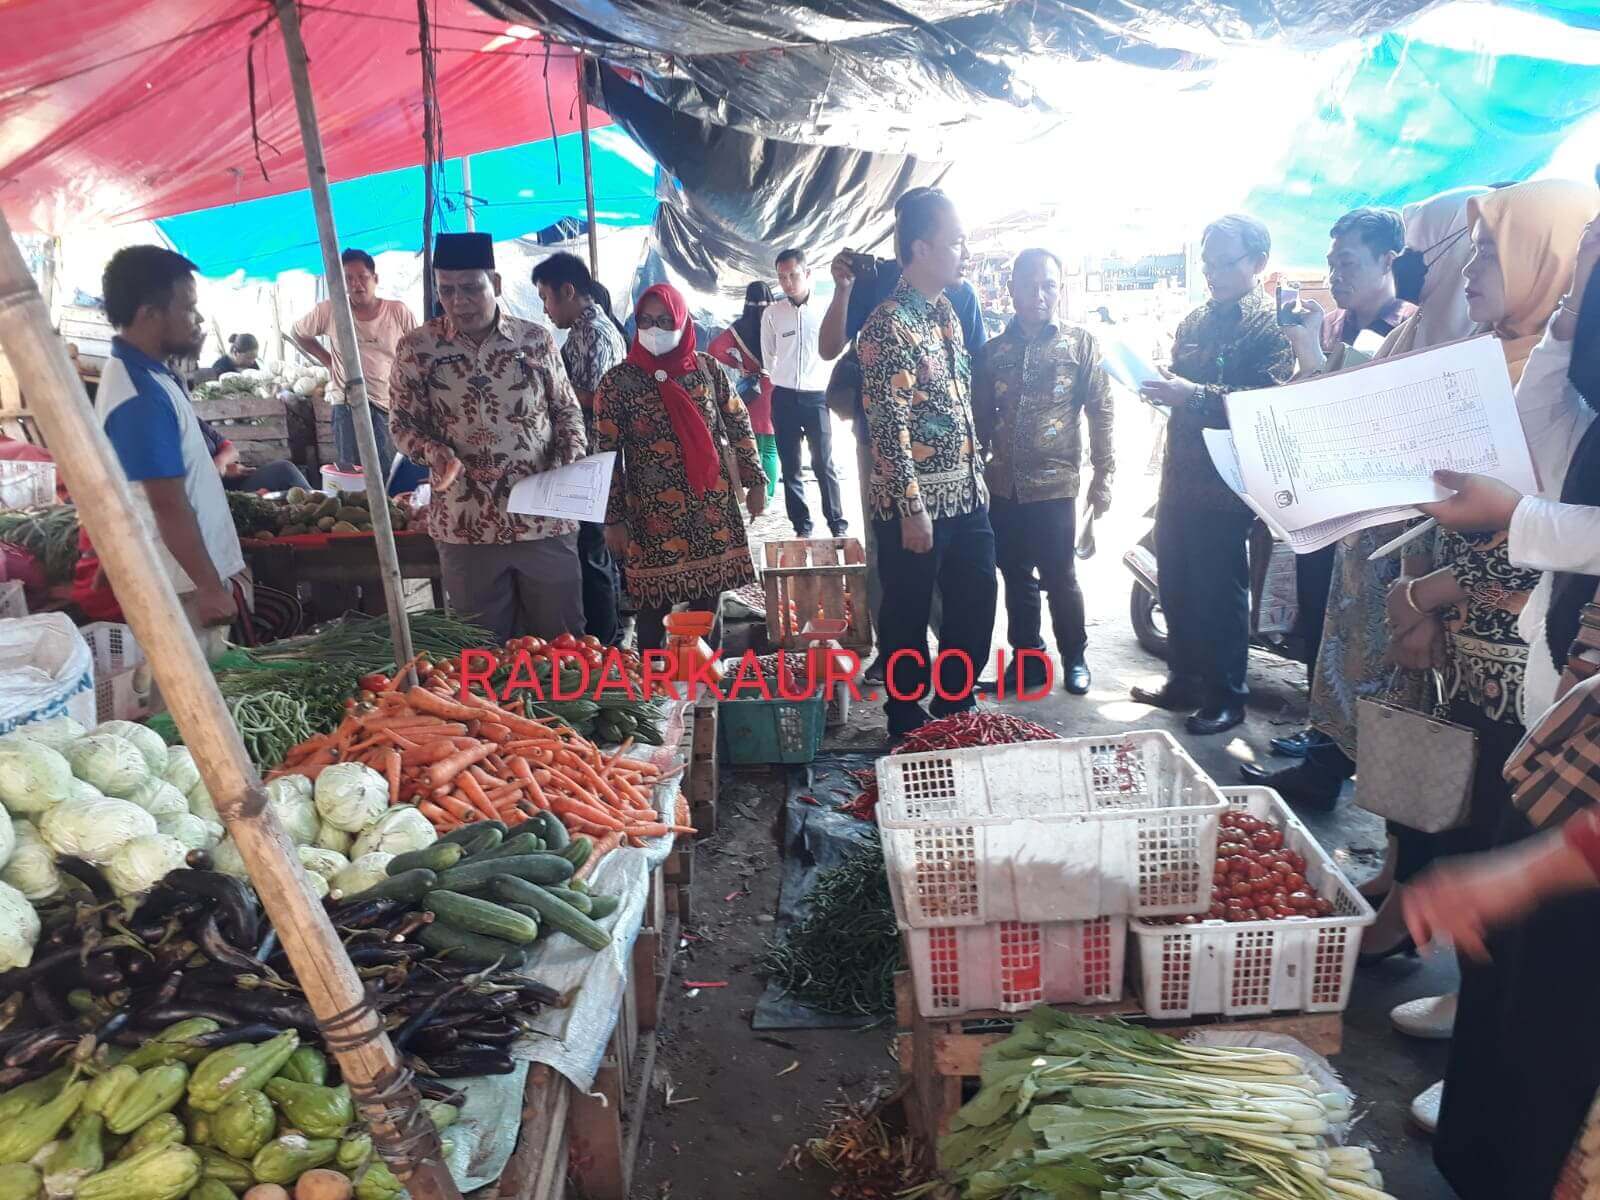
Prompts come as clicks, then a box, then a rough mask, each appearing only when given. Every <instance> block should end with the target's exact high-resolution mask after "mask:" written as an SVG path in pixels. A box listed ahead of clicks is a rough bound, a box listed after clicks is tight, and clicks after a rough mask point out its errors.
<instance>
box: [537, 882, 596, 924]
mask: <svg viewBox="0 0 1600 1200" xmlns="http://www.w3.org/2000/svg"><path fill="white" fill-rule="evenodd" d="M544 890H545V891H547V892H549V893H550V894H551V895H552V896H554V897H555V898H556V899H557V900H565V901H566V902H567V903H568V904H570V905H572V907H573V908H575V909H577V910H578V911H579V912H581V913H582V914H583V915H584V916H586V917H587V916H588V915H589V911H590V910H591V909H592V908H593V907H594V901H593V900H592V899H590V897H588V896H585V895H584V894H583V893H582V892H575V891H573V890H572V889H570V888H564V887H546V888H545V889H544Z"/></svg>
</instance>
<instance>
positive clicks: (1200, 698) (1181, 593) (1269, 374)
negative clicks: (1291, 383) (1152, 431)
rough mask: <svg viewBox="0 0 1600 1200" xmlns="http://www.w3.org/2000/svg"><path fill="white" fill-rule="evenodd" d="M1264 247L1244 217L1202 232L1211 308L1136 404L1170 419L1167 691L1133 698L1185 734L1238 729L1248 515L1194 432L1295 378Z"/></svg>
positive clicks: (1161, 529) (1186, 329) (1162, 515)
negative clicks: (1270, 293)
mask: <svg viewBox="0 0 1600 1200" xmlns="http://www.w3.org/2000/svg"><path fill="white" fill-rule="evenodd" d="M1271 249H1272V236H1271V234H1269V233H1268V232H1267V227H1266V226H1265V225H1263V224H1262V223H1261V222H1260V221H1257V220H1256V219H1255V218H1253V217H1247V216H1242V215H1238V214H1234V215H1230V216H1226V217H1222V218H1220V219H1219V220H1216V221H1213V222H1212V223H1211V224H1210V225H1208V226H1206V230H1205V234H1204V236H1203V238H1202V241H1201V251H1200V265H1201V267H1202V268H1203V269H1204V271H1205V277H1206V287H1207V289H1208V290H1209V291H1210V293H1211V299H1210V300H1208V301H1207V302H1206V303H1205V304H1203V305H1201V306H1200V307H1199V308H1197V309H1195V311H1194V312H1192V313H1190V314H1189V315H1188V316H1187V317H1185V318H1184V319H1183V321H1182V323H1181V324H1180V325H1179V326H1178V334H1177V337H1176V338H1175V339H1174V345H1173V350H1172V369H1171V370H1170V371H1163V372H1162V373H1163V375H1165V376H1166V378H1164V379H1158V380H1152V381H1150V382H1147V383H1145V384H1144V385H1143V386H1142V387H1141V388H1140V389H1139V394H1140V395H1141V397H1143V399H1145V400H1146V401H1148V402H1149V403H1151V404H1154V405H1157V406H1159V407H1162V408H1165V409H1168V410H1170V413H1171V417H1170V419H1169V420H1168V422H1167V452H1166V458H1165V461H1164V462H1163V464H1162V470H1161V493H1160V499H1159V501H1158V503H1157V505H1156V563H1157V566H1158V568H1159V578H1160V585H1161V610H1162V613H1163V615H1164V616H1165V617H1166V621H1167V680H1166V683H1165V684H1164V685H1162V687H1161V688H1160V689H1158V690H1155V691H1149V690H1146V689H1145V688H1137V687H1136V688H1134V689H1133V698H1134V699H1135V700H1138V701H1139V702H1140V703H1143V704H1153V705H1155V706H1156V707H1158V708H1165V709H1171V710H1174V711H1179V710H1182V709H1193V710H1194V711H1193V713H1192V714H1191V715H1190V717H1189V719H1188V721H1187V722H1186V723H1185V725H1186V728H1187V729H1188V730H1189V732H1190V733H1193V734H1199V735H1206V734H1216V733H1222V732H1224V731H1226V730H1229V729H1232V728H1233V727H1234V726H1235V725H1238V724H1239V723H1240V722H1241V721H1243V720H1244V699H1245V695H1246V688H1245V667H1246V663H1247V661H1248V656H1249V646H1250V562H1249V557H1248V552H1247V549H1246V545H1247V539H1248V537H1249V533H1250V523H1251V521H1252V519H1253V517H1252V515H1251V512H1250V510H1249V509H1248V508H1246V507H1245V505H1244V503H1243V502H1242V501H1241V500H1240V499H1239V497H1238V496H1236V495H1234V493H1233V490H1232V489H1231V488H1229V487H1228V485H1227V484H1226V483H1224V482H1223V480H1222V477H1221V476H1220V475H1218V474H1217V469H1216V468H1215V467H1214V466H1212V465H1211V456H1210V454H1209V453H1208V452H1207V451H1206V445H1205V438H1204V436H1203V432H1202V431H1203V430H1206V429H1226V428H1227V427H1228V416H1227V411H1226V409H1225V408H1224V407H1223V401H1224V398H1225V397H1226V396H1227V395H1228V393H1229V392H1233V391H1242V390H1247V389H1250V388H1262V387H1272V386H1274V385H1276V384H1280V383H1286V382H1287V381H1288V380H1289V378H1290V377H1291V376H1292V375H1293V374H1294V366H1295V362H1294V351H1293V349H1292V348H1291V347H1290V345H1289V341H1288V339H1287V338H1286V337H1285V336H1284V334H1283V330H1282V329H1281V328H1280V327H1279V325H1278V323H1277V314H1276V313H1275V312H1274V311H1273V305H1272V301H1271V300H1270V299H1268V297H1267V295H1266V293H1265V292H1263V291H1262V290H1261V284H1260V280H1261V274H1262V272H1263V271H1265V270H1266V269H1267V255H1268V253H1269V252H1270V250H1271Z"/></svg>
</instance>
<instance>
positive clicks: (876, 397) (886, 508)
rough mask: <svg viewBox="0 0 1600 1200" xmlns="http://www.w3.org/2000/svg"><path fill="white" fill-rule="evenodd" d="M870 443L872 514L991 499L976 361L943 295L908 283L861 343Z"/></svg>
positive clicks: (948, 513) (883, 516) (944, 509)
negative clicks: (981, 452) (982, 451)
mask: <svg viewBox="0 0 1600 1200" xmlns="http://www.w3.org/2000/svg"><path fill="white" fill-rule="evenodd" d="M856 352H857V354H858V355H859V356H860V359H861V402H862V405H863V406H864V407H865V409H866V413H867V424H868V427H869V428H870V430H871V444H872V485H871V493H872V508H873V513H872V515H873V516H875V517H876V518H878V519H879V520H893V519H894V518H896V517H907V516H914V515H915V514H917V513H921V512H926V513H927V514H928V515H929V517H931V518H938V517H954V516H958V515H960V514H962V513H968V512H971V511H972V510H973V509H975V508H981V507H983V506H985V505H987V504H988V502H989V493H988V491H987V489H985V487H984V484H983V470H982V467H981V465H980V463H979V461H978V435H977V430H976V428H975V426H974V423H973V417H972V365H971V360H970V359H969V358H968V357H967V350H966V346H965V343H964V342H963V341H962V337H961V323H960V321H959V319H958V318H957V317H956V313H955V309H954V308H952V307H951V304H950V301H949V299H948V298H947V297H946V296H944V295H943V294H942V293H941V294H940V296H939V297H938V298H937V299H936V300H933V301H929V299H928V298H927V297H926V296H924V295H923V294H922V293H921V292H919V291H918V290H917V289H916V288H914V287H912V286H911V285H910V284H909V283H907V282H906V281H905V280H903V279H902V280H901V282H900V284H899V286H898V287H896V288H895V290H894V292H893V293H892V294H891V295H890V297H889V298H888V299H887V300H885V301H884V302H883V303H882V304H880V305H878V307H877V308H876V309H874V310H873V313H872V316H870V317H869V318H867V323H866V324H865V325H864V326H862V328H861V333H860V335H859V336H858V337H857V339H856Z"/></svg>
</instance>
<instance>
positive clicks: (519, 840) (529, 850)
mask: <svg viewBox="0 0 1600 1200" xmlns="http://www.w3.org/2000/svg"><path fill="white" fill-rule="evenodd" d="M543 849H544V842H543V841H541V840H540V839H539V836H538V834H535V833H519V834H516V835H514V836H513V835H510V834H508V835H507V836H506V840H505V841H503V842H501V843H500V844H499V845H498V846H490V847H489V848H488V849H487V850H483V851H480V852H479V853H477V854H474V855H472V856H471V857H470V858H468V859H467V861H468V862H469V863H473V864H477V863H481V862H488V861H489V860H490V859H494V858H514V857H516V856H518V855H522V854H538V853H539V852H540V851H541V850H543ZM452 865H453V864H452Z"/></svg>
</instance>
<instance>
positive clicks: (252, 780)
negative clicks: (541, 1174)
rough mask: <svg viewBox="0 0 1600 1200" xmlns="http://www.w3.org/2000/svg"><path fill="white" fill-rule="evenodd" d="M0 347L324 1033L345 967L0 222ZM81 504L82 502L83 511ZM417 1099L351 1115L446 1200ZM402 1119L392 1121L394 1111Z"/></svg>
mask: <svg viewBox="0 0 1600 1200" xmlns="http://www.w3.org/2000/svg"><path fill="white" fill-rule="evenodd" d="M0 348H3V349H4V351H5V353H6V356H7V357H8V358H9V359H10V361H11V363H12V364H13V365H14V366H15V368H16V370H17V374H18V376H19V378H20V379H21V382H22V387H23V390H24V391H25V392H26V394H27V396H28V399H29V402H30V406H31V410H32V413H33V415H34V416H35V417H36V418H37V420H38V422H39V425H40V426H41V427H42V428H43V429H44V432H45V436H46V438H47V439H48V440H49V443H50V446H51V448H52V452H53V453H54V454H55V457H56V461H57V463H58V464H59V465H60V467H61V470H62V471H63V472H64V473H65V475H66V478H67V483H68V486H70V487H71V489H72V493H73V495H75V496H77V497H78V499H79V501H80V506H79V509H78V517H79V520H81V521H82V522H83V525H84V528H85V529H87V530H88V532H89V536H90V537H91V538H92V539H93V540H94V546H95V550H96V551H97V552H98V553H99V555H100V561H101V562H102V564H104V567H105V570H106V573H107V574H108V575H109V576H110V579H111V582H112V585H113V586H114V587H115V588H116V591H117V599H118V600H119V601H121V603H122V609H123V612H124V613H126V614H127V620H128V623H129V624H130V625H132V626H133V632H134V636H135V637H137V638H138V639H139V645H140V647H141V648H142V649H143V650H144V652H145V654H146V656H147V657H148V659H149V661H150V664H151V667H152V669H153V670H154V672H155V677H156V682H157V683H158V684H159V685H160V687H161V695H162V697H163V699H164V700H165V701H166V703H167V704H168V706H169V707H170V708H171V710H172V715H173V716H174V717H175V718H176V719H177V722H178V729H179V732H181V733H182V734H183V740H184V744H185V745H187V746H188V747H189V749H190V750H191V751H192V752H193V754H194V758H195V762H196V764H197V765H198V766H199V768H200V775H201V778H203V779H204V780H205V783H206V788H207V790H208V791H209V792H210V793H211V796H212V798H213V800H214V801H215V802H216V805H217V811H218V812H219V813H220V814H221V816H222V820H223V823H224V824H225V825H226V826H227V828H228V834H229V836H230V837H232V838H233V841H234V844H235V845H237V846H238V848H239V853H240V855H241V856H242V857H243V858H244V862H245V866H246V867H248V868H249V871H250V878H251V879H252V880H253V881H254V883H255V885H256V891H257V892H259V893H260V895H261V902H262V904H263V905H265V906H266V910H267V915H268V916H269V917H270V918H271V920H272V925H273V928H274V929H276V930H277V931H278V937H279V939H280V941H281V942H282V943H283V948H284V950H285V951H286V952H287V953H288V955H289V962H290V964H291V965H292V966H293V967H294V972H295V976H296V978H298V979H299V981H300V986H301V988H302V990H304V992H305V994H306V999H307V1000H308V1001H309V1002H310V1004H311V1011H312V1012H313V1013H315V1014H316V1017H317V1020H318V1021H319V1022H321V1023H323V1024H328V1023H330V1022H332V1021H334V1019H335V1018H336V1017H340V1016H341V1014H344V1013H348V1012H351V1011H352V1010H354V1009H355V1008H356V1006H357V1005H360V1004H363V1003H364V1002H365V992H364V990H363V988H362V985H361V980H360V978H359V977H358V976H357V975H356V972H355V968H354V967H352V966H351V965H350V959H349V958H348V956H346V954H345V952H344V947H343V945H342V944H341V943H340V941H339V935H338V934H337V933H336V932H335V931H334V928H333V926H332V924H331V923H329V921H328V917H327V914H326V913H325V912H324V911H323V907H322V902H321V901H320V900H318V899H317V897H316V896H315V895H313V894H312V892H311V890H310V888H308V887H307V886H306V882H305V875H304V874H303V873H302V872H301V870H300V868H299V865H298V862H297V860H296V857H295V851H294V847H293V846H292V845H290V843H289V839H288V838H287V837H285V836H284V832H283V827H282V826H281V825H279V824H278V820H277V818H276V817H275V816H274V815H273V814H272V811H271V810H270V809H269V808H268V807H267V796H266V790H265V789H264V788H263V787H262V784H261V780H260V778H259V777H258V776H257V774H256V771H255V768H254V767H253V766H252V765H251V763H250V759H249V757H248V756H247V755H246V754H245V750H244V744H243V742H242V741H241V740H240V738H239V733H238V730H236V729H235V728H234V724H233V719H232V718H231V717H230V716H229V715H228V706H227V704H226V703H225V702H224V701H223V699H222V694H221V692H219V691H218V690H217V685H216V682H215V680H214V679H213V678H212V675H211V669H210V668H209V667H208V666H207V665H206V660H205V657H204V656H203V655H202V654H201V652H200V643H199V641H198V640H197V639H196V638H195V635H194V632H193V630H192V629H191V627H190V624H189V619H188V617H187V616H186V615H185V614H184V611H183V608H182V606H181V605H180V604H179V602H178V596H177V593H176V592H175V591H174V590H173V587H172V581H171V580H170V579H169V578H168V576H167V573H166V570H165V569H164V568H163V567H162V565H161V563H160V560H159V559H158V558H157V556H156V548H155V546H154V545H153V544H152V543H151V541H150V538H149V536H148V535H147V533H146V531H145V528H144V526H143V524H142V523H141V522H140V520H139V518H138V516H137V515H136V514H135V511H134V507H133V498H132V495H131V494H130V492H129V486H128V481H127V479H126V477H125V476H124V475H123V472H122V466H121V464H120V463H119V462H118V461H117V460H116V458H115V457H114V456H113V454H112V450H111V444H110V443H109V442H108V441H106V438H105V435H104V433H103V432H102V431H101V429H100V426H99V423H98V422H97V421H96V420H95V418H94V414H93V411H92V410H91V408H90V405H89V401H88V398H87V397H86V396H85V395H84V392H83V384H82V383H81V381H80V380H79V379H78V375H77V372H76V371H74V370H73V367H72V363H71V361H70V360H69V359H68V358H67V352H66V347H65V345H64V344H63V343H62V341H61V339H60V338H58V337H57V336H56V335H55V333H54V332H53V331H52V329H51V327H50V317H49V313H48V311H47V310H46V309H45V304H44V298H43V297H42V296H41V295H40V294H39V291H38V289H37V288H36V287H35V286H34V284H33V280H32V278H31V277H30V276H29V275H28V268H27V266H26V264H25V263H24V262H23V261H22V254H21V252H20V251H19V250H18V249H17V245H16V243H15V242H14V241H13V240H12V237H11V227H10V225H9V224H8V223H7V222H6V220H5V217H4V215H3V214H0ZM91 499H92V501H93V502H92V503H88V502H87V501H89V500H91ZM341 1028H342V1031H343V1032H344V1033H345V1034H346V1035H347V1036H348V1037H349V1038H350V1039H351V1040H354V1039H355V1038H359V1037H363V1035H369V1034H370V1035H373V1036H372V1040H371V1041H363V1042H362V1043H361V1044H360V1045H357V1046H354V1047H353V1048H350V1049H344V1050H340V1051H338V1052H337V1053H336V1057H337V1058H338V1060H339V1069H340V1071H341V1072H343V1074H344V1078H345V1080H346V1081H347V1082H348V1083H349V1084H350V1085H351V1089H352V1091H354V1092H356V1093H357V1094H370V1092H371V1090H372V1089H374V1088H387V1087H389V1086H391V1085H392V1084H393V1082H394V1080H395V1079H396V1078H397V1076H398V1072H399V1070H400V1063H399V1058H398V1056H397V1055H396V1053H395V1050H394V1047H393V1046H392V1045H390V1043H389V1038H388V1036H387V1035H386V1034H384V1033H383V1032H382V1022H381V1021H380V1019H379V1017H378V1015H377V1013H376V1012H375V1011H374V1010H373V1009H372V1008H371V1006H370V1005H368V1006H367V1007H366V1008H365V1010H364V1011H361V1012H360V1013H359V1015H357V1016H354V1017H352V1018H350V1019H348V1020H347V1021H344V1022H343V1023H342V1025H341ZM417 1104H418V1101H417V1095H416V1092H415V1090H413V1089H411V1088H409V1087H407V1088H405V1089H404V1090H403V1091H401V1092H400V1094H398V1095H396V1096H392V1097H389V1098H388V1099H386V1101H385V1103H383V1104H379V1105H373V1104H371V1103H363V1105H362V1114H363V1116H364V1117H366V1119H367V1121H368V1123H369V1125H370V1126H371V1128H372V1134H373V1140H374V1142H375V1143H376V1144H377V1145H379V1146H389V1145H393V1144H394V1143H395V1142H396V1140H397V1139H398V1138H400V1137H403V1136H412V1135H413V1133H414V1130H415V1129H416V1128H417V1125H416V1122H417V1121H419V1120H420V1121H421V1123H422V1124H423V1125H426V1126H428V1134H427V1139H428V1140H427V1141H425V1142H424V1143H423V1144H422V1148H421V1149H420V1151H419V1152H418V1154H419V1156H422V1157H427V1158H429V1159H432V1160H433V1161H432V1162H431V1163H430V1164H428V1165H427V1166H423V1167H419V1168H418V1169H417V1170H416V1171H415V1172H414V1173H413V1174H412V1176H411V1179H410V1181H409V1185H410V1188H411V1194H412V1196H413V1197H415V1198H416V1200H458V1193H457V1191H456V1188H455V1185H454V1184H453V1183H452V1182H451V1180H450V1176H449V1173H448V1172H446V1171H445V1170H444V1168H443V1167H442V1166H441V1165H438V1163H437V1160H438V1156H439V1147H438V1139H437V1137H436V1136H434V1135H433V1134H432V1132H431V1125H429V1124H428V1122H427V1120H426V1118H425V1117H420V1116H419V1115H418V1114H417ZM396 1109H399V1110H403V1111H404V1112H405V1116H403V1117H401V1118H399V1119H397V1118H396V1116H395V1115H393V1114H394V1112H395V1110H396Z"/></svg>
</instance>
